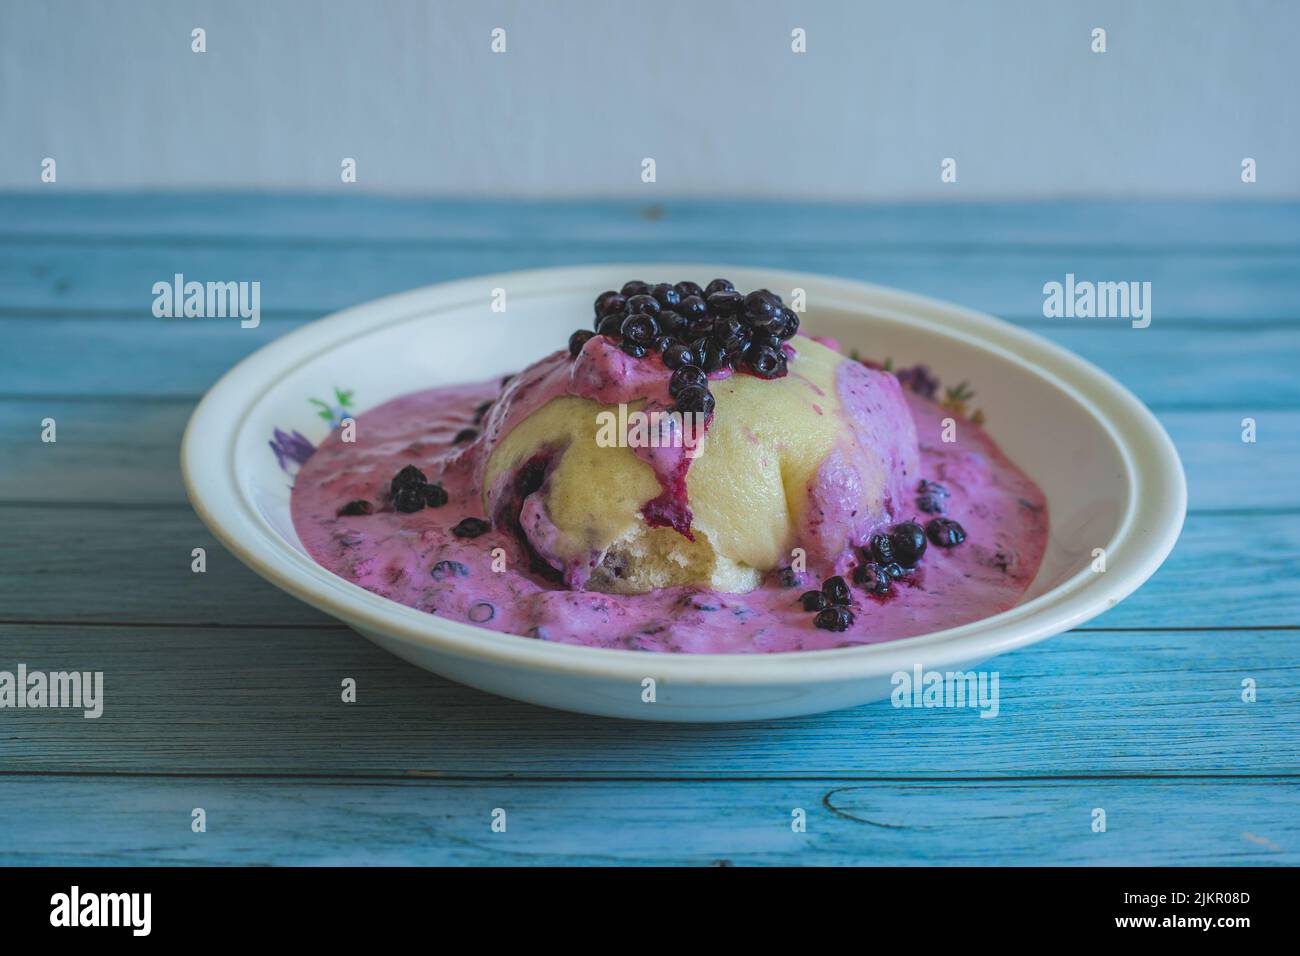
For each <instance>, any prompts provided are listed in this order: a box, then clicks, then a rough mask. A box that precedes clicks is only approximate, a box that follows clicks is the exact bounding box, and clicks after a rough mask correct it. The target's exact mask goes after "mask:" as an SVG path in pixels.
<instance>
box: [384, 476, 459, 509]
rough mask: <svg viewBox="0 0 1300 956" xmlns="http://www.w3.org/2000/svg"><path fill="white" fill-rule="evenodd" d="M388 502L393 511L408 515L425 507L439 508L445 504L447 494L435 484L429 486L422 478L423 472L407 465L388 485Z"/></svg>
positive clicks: (424, 478) (425, 479)
mask: <svg viewBox="0 0 1300 956" xmlns="http://www.w3.org/2000/svg"><path fill="white" fill-rule="evenodd" d="M388 500H389V501H390V502H391V503H392V505H393V510H394V511H400V512H402V513H403V514H410V513H411V512H413V511H419V510H420V509H421V508H424V507H425V506H426V505H427V506H428V507H430V508H441V507H442V506H443V505H445V504H446V503H447V492H446V491H444V490H443V487H442V485H440V484H438V483H437V482H434V483H433V484H430V483H429V479H428V478H426V477H424V472H422V471H421V470H420V469H419V468H416V467H415V466H414V465H407V466H406V467H405V468H403V469H402V470H401V471H399V472H398V473H397V474H396V475H394V476H393V480H392V481H391V482H390V483H389V485H388Z"/></svg>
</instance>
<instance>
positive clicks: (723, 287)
mask: <svg viewBox="0 0 1300 956" xmlns="http://www.w3.org/2000/svg"><path fill="white" fill-rule="evenodd" d="M735 291H736V287H735V286H734V285H732V284H731V280H730V279H714V280H713V281H712V282H710V283H709V284H708V285H706V286H705V287H704V298H706V299H707V298H708V297H709V296H711V295H713V293H715V292H735Z"/></svg>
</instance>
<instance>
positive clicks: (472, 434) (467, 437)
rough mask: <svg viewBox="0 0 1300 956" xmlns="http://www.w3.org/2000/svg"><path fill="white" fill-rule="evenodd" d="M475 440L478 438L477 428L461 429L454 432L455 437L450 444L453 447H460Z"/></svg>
mask: <svg viewBox="0 0 1300 956" xmlns="http://www.w3.org/2000/svg"><path fill="white" fill-rule="evenodd" d="M475 438H478V429H477V428H462V429H461V430H460V431H458V432H456V437H455V438H453V439H452V440H451V443H452V444H453V445H460V444H463V443H465V442H467V441H473V440H474V439H475Z"/></svg>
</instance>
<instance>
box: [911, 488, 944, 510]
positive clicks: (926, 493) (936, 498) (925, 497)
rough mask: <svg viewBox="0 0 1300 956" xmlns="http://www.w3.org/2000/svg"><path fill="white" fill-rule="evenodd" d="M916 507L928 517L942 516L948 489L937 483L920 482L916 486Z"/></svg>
mask: <svg viewBox="0 0 1300 956" xmlns="http://www.w3.org/2000/svg"><path fill="white" fill-rule="evenodd" d="M916 491H917V499H916V506H917V507H918V508H919V509H921V510H922V511H924V512H925V513H926V514H928V515H939V514H943V511H944V507H945V505H944V501H943V499H945V498H947V497H948V489H947V488H945V487H944V486H943V485H941V484H939V483H938V482H937V481H922V482H921V483H920V484H919V485H917V486H916Z"/></svg>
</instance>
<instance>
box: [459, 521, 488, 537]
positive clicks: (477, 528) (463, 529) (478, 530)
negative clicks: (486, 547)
mask: <svg viewBox="0 0 1300 956" xmlns="http://www.w3.org/2000/svg"><path fill="white" fill-rule="evenodd" d="M490 527H492V526H491V525H490V524H488V523H487V522H486V521H484V520H483V519H482V518H463V519H461V520H460V522H458V523H457V525H456V527H454V528H452V529H451V533H452V534H454V535H455V536H456V537H458V538H477V537H478V536H479V535H481V534H483V533H484V532H486V531H487V530H488V529H489V528H490Z"/></svg>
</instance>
